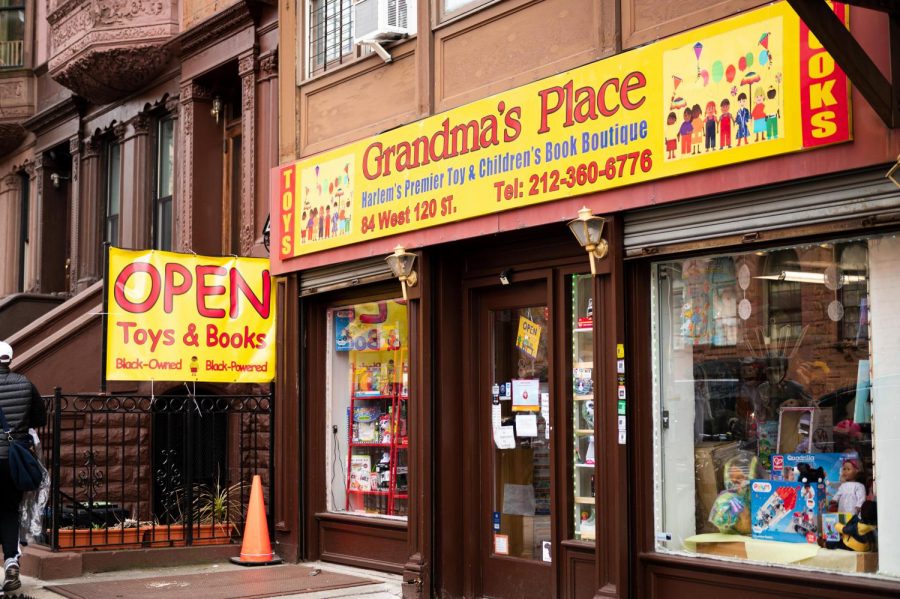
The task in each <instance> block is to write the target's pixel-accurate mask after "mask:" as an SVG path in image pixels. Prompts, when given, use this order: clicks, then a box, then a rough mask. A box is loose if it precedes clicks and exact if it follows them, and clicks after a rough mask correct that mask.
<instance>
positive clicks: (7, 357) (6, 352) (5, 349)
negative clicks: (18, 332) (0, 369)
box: [0, 341, 13, 364]
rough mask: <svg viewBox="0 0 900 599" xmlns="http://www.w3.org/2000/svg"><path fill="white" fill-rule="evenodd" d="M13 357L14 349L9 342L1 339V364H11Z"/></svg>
mask: <svg viewBox="0 0 900 599" xmlns="http://www.w3.org/2000/svg"><path fill="white" fill-rule="evenodd" d="M12 359H13V350H12V347H11V346H10V345H9V343H4V342H3V341H0V364H9V363H10V362H12Z"/></svg>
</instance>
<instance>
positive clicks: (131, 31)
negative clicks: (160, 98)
mask: <svg viewBox="0 0 900 599" xmlns="http://www.w3.org/2000/svg"><path fill="white" fill-rule="evenodd" d="M47 21H48V22H49V23H50V41H51V52H50V60H49V61H48V70H49V73H50V76H51V77H52V78H53V79H55V80H56V81H57V82H59V83H61V84H62V85H64V86H65V87H67V88H69V89H71V90H72V91H74V92H75V93H77V94H78V95H80V96H82V97H84V98H87V99H88V100H90V101H91V102H94V103H96V104H106V103H109V102H112V101H115V100H117V99H119V98H121V97H122V96H124V95H126V94H128V93H130V92H132V91H134V90H136V89H138V88H140V87H142V86H143V85H145V84H146V83H147V82H148V81H150V80H152V79H153V78H154V77H156V76H157V75H158V74H159V73H160V72H161V71H162V70H163V68H165V66H166V64H167V63H168V62H169V60H170V58H171V51H172V49H171V47H170V46H169V44H168V42H170V41H171V40H172V39H173V38H174V37H175V35H177V33H178V2H177V0H143V1H140V2H138V1H136V0H66V1H65V2H63V3H62V4H60V5H59V6H58V7H56V8H55V9H54V10H53V11H52V12H51V13H50V14H49V15H48V17H47Z"/></svg>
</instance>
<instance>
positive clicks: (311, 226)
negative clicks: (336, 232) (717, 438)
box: [306, 208, 318, 241]
mask: <svg viewBox="0 0 900 599" xmlns="http://www.w3.org/2000/svg"><path fill="white" fill-rule="evenodd" d="M317 210H318V208H313V209H312V210H310V211H309V221H307V223H306V241H312V240H313V231H315V227H316V211H317Z"/></svg>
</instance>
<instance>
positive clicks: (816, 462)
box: [772, 451, 859, 505]
mask: <svg viewBox="0 0 900 599" xmlns="http://www.w3.org/2000/svg"><path fill="white" fill-rule="evenodd" d="M848 459H855V460H859V454H857V453H856V452H855V451H850V452H847V453H779V454H775V455H773V456H772V480H794V479H795V472H794V469H795V468H796V467H797V466H798V465H800V464H804V463H805V464H809V465H810V467H811V468H819V467H821V468H822V470H824V471H825V481H824V482H825V501H826V505H827V502H829V501H831V500H832V498H833V497H834V494H835V493H837V490H838V488H839V487H840V486H841V466H842V465H843V463H844V460H848Z"/></svg>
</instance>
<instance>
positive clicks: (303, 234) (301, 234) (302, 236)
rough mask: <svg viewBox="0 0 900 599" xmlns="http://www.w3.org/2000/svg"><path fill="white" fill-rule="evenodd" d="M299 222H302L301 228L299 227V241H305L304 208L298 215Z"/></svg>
mask: <svg viewBox="0 0 900 599" xmlns="http://www.w3.org/2000/svg"><path fill="white" fill-rule="evenodd" d="M300 222H301V223H304V225H303V228H302V229H300V243H303V242H305V241H306V225H305V223H306V210H305V209H304V210H303V213H302V214H301V215H300Z"/></svg>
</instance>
